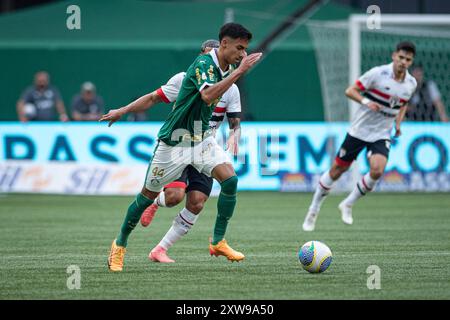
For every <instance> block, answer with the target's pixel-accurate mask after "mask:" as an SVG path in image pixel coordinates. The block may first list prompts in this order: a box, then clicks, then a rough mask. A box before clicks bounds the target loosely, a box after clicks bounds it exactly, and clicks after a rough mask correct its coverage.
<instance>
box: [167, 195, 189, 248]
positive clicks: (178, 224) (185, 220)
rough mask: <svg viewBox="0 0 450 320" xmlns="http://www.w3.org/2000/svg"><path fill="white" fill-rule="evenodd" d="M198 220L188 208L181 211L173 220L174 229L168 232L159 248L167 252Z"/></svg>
mask: <svg viewBox="0 0 450 320" xmlns="http://www.w3.org/2000/svg"><path fill="white" fill-rule="evenodd" d="M161 193H162V192H161ZM161 193H160V194H161ZM197 218H198V215H196V214H193V213H192V212H190V211H189V210H188V209H186V208H183V210H181V212H180V213H179V214H178V215H177V216H176V217H175V219H174V220H173V223H172V227H171V228H170V229H169V231H167V233H166V235H165V236H164V238H162V240H161V242H160V243H159V246H161V247H163V248H164V249H165V250H168V249H169V248H170V247H171V246H173V245H174V243H175V242H177V241H178V240H180V238H181V237H182V236H184V235H185V234H186V233H187V232H188V231H189V230H190V229H191V228H192V226H193V225H194V223H195V221H197Z"/></svg>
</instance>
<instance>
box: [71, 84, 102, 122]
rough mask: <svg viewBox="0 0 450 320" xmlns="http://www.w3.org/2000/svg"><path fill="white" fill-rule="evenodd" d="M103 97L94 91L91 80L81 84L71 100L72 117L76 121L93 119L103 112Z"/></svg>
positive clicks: (96, 118)
mask: <svg viewBox="0 0 450 320" xmlns="http://www.w3.org/2000/svg"><path fill="white" fill-rule="evenodd" d="M103 107H104V104H103V99H102V97H100V96H98V95H97V93H96V88H95V85H94V84H93V83H92V82H85V83H83V84H82V85H81V92H80V94H79V95H77V96H75V97H74V98H73V100H72V119H73V120H76V121H94V120H98V119H100V116H101V115H102V114H103Z"/></svg>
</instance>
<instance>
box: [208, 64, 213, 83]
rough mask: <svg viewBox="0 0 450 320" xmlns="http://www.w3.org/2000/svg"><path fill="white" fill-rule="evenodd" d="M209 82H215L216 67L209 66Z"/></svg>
mask: <svg viewBox="0 0 450 320" xmlns="http://www.w3.org/2000/svg"><path fill="white" fill-rule="evenodd" d="M208 75H209V81H211V82H214V67H213V66H209V69H208Z"/></svg>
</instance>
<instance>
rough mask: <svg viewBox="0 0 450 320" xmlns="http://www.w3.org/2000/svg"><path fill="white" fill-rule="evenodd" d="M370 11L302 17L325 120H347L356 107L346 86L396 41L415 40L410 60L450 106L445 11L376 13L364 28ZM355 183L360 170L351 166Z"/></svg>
mask: <svg viewBox="0 0 450 320" xmlns="http://www.w3.org/2000/svg"><path fill="white" fill-rule="evenodd" d="M369 17H370V15H365V14H356V15H350V16H349V18H348V20H320V21H319V20H312V21H309V22H307V24H306V25H307V28H308V32H309V34H310V37H311V40H312V42H313V46H314V50H315V56H316V63H317V69H318V73H319V78H320V85H321V93H322V101H323V108H324V115H325V121H327V122H349V121H351V120H352V119H353V116H354V113H355V111H356V110H357V108H358V107H359V106H358V104H357V103H356V102H353V101H351V100H350V99H347V97H346V96H345V89H346V88H347V87H348V86H349V85H350V84H352V83H355V81H356V80H357V79H358V78H359V77H360V76H361V74H362V73H364V72H366V71H368V70H369V69H371V68H372V67H374V66H377V65H383V64H388V63H390V62H391V61H392V60H391V54H392V52H393V51H394V50H395V46H396V44H397V43H398V42H400V41H407V40H408V41H412V42H413V43H415V45H416V50H417V52H416V57H415V64H416V63H418V64H420V65H422V67H423V69H424V75H425V79H432V80H433V81H434V82H435V83H436V84H437V86H438V88H439V91H440V93H441V98H442V101H443V103H444V106H446V107H447V112H448V108H449V106H450V76H449V74H450V72H449V71H450V15H448V14H421V15H414V14H381V15H380V25H379V27H380V28H379V29H369V27H368V19H369ZM349 175H350V176H351V178H350V179H348V180H347V181H350V183H348V184H347V186H346V189H347V190H348V189H350V188H351V186H354V182H355V179H358V178H359V176H360V172H359V170H358V167H357V164H356V162H355V165H354V166H353V167H352V170H351V173H350V174H349Z"/></svg>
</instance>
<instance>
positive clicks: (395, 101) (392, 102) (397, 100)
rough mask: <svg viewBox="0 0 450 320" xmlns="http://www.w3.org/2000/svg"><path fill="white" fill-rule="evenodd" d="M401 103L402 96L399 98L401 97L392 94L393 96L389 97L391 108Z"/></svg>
mask: <svg viewBox="0 0 450 320" xmlns="http://www.w3.org/2000/svg"><path fill="white" fill-rule="evenodd" d="M399 104H400V98H399V97H396V96H392V97H391V98H390V99H389V106H390V107H391V108H393V107H395V106H397V105H399Z"/></svg>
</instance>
